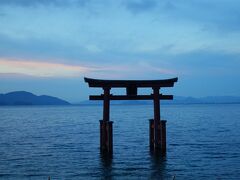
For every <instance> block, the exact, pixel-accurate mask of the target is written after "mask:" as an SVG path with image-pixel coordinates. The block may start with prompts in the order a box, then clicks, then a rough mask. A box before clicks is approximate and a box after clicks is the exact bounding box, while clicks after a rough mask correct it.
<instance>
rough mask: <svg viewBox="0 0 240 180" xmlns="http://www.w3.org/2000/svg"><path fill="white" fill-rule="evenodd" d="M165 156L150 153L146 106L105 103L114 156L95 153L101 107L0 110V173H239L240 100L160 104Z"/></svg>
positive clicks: (3, 176)
mask: <svg viewBox="0 0 240 180" xmlns="http://www.w3.org/2000/svg"><path fill="white" fill-rule="evenodd" d="M161 116H162V119H166V120H167V155H166V157H165V158H156V157H154V156H152V155H151V154H150V153H149V144H148V140H149V137H148V135H149V132H148V127H149V119H151V118H152V117H153V109H152V106H150V105H138V106H133V105H125V106H123V105H114V106H111V120H112V121H114V124H113V139H114V142H113V144H114V148H113V151H114V152H113V158H112V160H106V159H104V158H101V156H100V153H99V120H100V119H101V118H102V107H101V106H68V107H67V106H59V107H56V106H41V107H40V106H38V107H27V106H26V107H1V108H0V133H1V135H0V179H4V180H5V179H33V180H34V179H46V180H47V179H48V177H49V176H50V177H51V179H71V180H72V179H173V176H175V179H240V122H239V121H240V105H165V106H162V109H161Z"/></svg>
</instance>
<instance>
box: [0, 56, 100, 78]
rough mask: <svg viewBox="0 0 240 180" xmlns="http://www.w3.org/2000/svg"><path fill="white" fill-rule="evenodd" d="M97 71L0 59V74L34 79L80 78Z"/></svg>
mask: <svg viewBox="0 0 240 180" xmlns="http://www.w3.org/2000/svg"><path fill="white" fill-rule="evenodd" d="M96 70H97V69H94V68H89V67H83V66H79V65H78V66H77V65H74V66H73V65H67V64H60V63H49V62H38V61H24V60H6V59H0V74H5V75H6V74H22V75H27V76H36V77H60V78H61V77H81V76H83V74H84V73H88V72H91V71H96Z"/></svg>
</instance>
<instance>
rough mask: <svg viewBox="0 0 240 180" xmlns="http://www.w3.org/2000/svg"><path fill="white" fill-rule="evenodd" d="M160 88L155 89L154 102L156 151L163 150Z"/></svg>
mask: <svg viewBox="0 0 240 180" xmlns="http://www.w3.org/2000/svg"><path fill="white" fill-rule="evenodd" d="M159 89H160V88H159V87H153V102H154V151H158V150H160V149H161V132H160V102H159Z"/></svg>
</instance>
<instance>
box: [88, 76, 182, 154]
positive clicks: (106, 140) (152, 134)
mask: <svg viewBox="0 0 240 180" xmlns="http://www.w3.org/2000/svg"><path fill="white" fill-rule="evenodd" d="M84 80H85V82H87V83H88V85H89V87H93V88H103V91H104V94H101V95H90V96H89V100H103V120H100V150H101V152H104V153H110V154H111V153H112V151H113V138H112V123H113V122H112V121H110V118H109V110H110V100H153V104H154V119H150V122H149V145H150V150H153V151H154V152H159V151H160V152H162V153H163V154H164V153H166V121H165V120H161V118H160V100H172V99H173V96H172V95H162V94H159V90H160V88H162V87H173V86H174V83H175V82H177V81H178V78H172V79H163V80H102V79H91V78H86V77H85V78H84ZM111 88H126V95H112V94H110V90H111ZM137 88H152V89H153V94H150V95H138V94H137Z"/></svg>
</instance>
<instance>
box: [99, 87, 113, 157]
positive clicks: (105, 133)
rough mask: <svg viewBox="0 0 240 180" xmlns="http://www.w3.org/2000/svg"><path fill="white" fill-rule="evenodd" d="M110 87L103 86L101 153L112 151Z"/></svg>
mask: <svg viewBox="0 0 240 180" xmlns="http://www.w3.org/2000/svg"><path fill="white" fill-rule="evenodd" d="M110 89H111V88H109V87H103V90H104V94H103V120H100V150H101V152H103V153H112V151H113V138H112V123H113V122H112V121H109V119H110V118H109V117H110Z"/></svg>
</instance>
